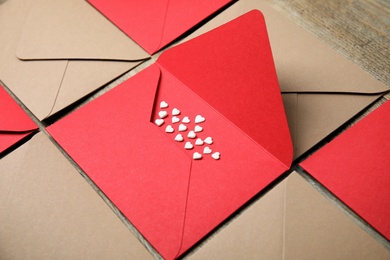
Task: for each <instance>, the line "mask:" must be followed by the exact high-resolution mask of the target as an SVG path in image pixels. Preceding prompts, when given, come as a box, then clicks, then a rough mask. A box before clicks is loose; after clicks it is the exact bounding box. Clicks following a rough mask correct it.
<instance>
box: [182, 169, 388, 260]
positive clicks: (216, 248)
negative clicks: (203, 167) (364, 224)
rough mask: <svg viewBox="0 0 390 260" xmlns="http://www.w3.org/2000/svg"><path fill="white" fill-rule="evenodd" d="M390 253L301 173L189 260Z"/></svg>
mask: <svg viewBox="0 0 390 260" xmlns="http://www.w3.org/2000/svg"><path fill="white" fill-rule="evenodd" d="M389 257H390V252H389V251H388V250H387V249H385V247H384V246H383V245H382V244H380V243H378V242H377V241H376V240H375V239H374V238H372V237H371V236H370V235H368V234H367V233H366V232H365V231H364V230H363V229H361V228H360V227H359V226H358V225H357V224H356V223H354V222H353V221H352V219H350V218H349V217H348V216H346V215H345V214H344V213H343V212H341V211H340V210H339V209H338V208H337V207H336V206H335V205H334V204H332V203H331V202H330V201H328V200H327V199H326V198H325V197H324V196H323V195H321V194H320V193H319V192H318V191H316V190H315V189H314V188H313V187H312V186H311V185H310V184H309V183H308V182H306V181H305V180H304V179H303V178H302V177H300V176H299V175H298V174H297V173H295V172H293V173H292V174H291V175H290V176H289V177H287V179H286V180H284V181H283V182H281V183H280V184H278V185H277V186H276V187H275V188H273V189H272V190H271V191H269V192H268V193H267V194H265V195H264V196H263V197H262V198H260V199H259V200H258V201H257V202H255V203H254V204H253V205H251V207H250V208H248V209H247V210H245V211H244V212H243V213H242V214H241V215H240V216H239V217H237V218H236V219H234V220H232V222H231V223H229V225H228V226H226V227H222V229H221V230H220V231H219V232H218V233H217V234H215V235H214V236H212V237H211V238H210V239H209V240H208V241H206V242H205V243H204V244H203V245H201V246H200V247H199V249H197V250H196V251H195V252H194V253H193V254H190V255H189V256H188V257H186V259H191V260H193V259H388V258H389Z"/></svg>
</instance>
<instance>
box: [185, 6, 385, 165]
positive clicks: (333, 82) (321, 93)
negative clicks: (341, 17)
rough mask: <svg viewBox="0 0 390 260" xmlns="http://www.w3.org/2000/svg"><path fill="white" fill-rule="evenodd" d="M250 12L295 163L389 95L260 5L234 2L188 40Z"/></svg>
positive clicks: (286, 19) (379, 86) (313, 39)
mask: <svg viewBox="0 0 390 260" xmlns="http://www.w3.org/2000/svg"><path fill="white" fill-rule="evenodd" d="M251 9H259V10H260V11H261V12H262V13H263V14H264V17H265V20H266V23H267V28H268V33H269V38H270V42H271V49H272V53H273V55H274V61H275V66H276V71H277V75H278V80H279V84H280V89H281V91H282V93H283V100H284V105H285V109H286V113H287V119H288V122H289V126H290V131H291V138H292V140H293V144H294V156H295V158H297V157H299V156H300V155H302V154H303V153H305V152H306V151H307V150H308V149H310V148H311V147H313V146H314V145H315V144H317V143H318V142H319V141H320V140H322V139H323V138H325V137H326V136H327V135H329V134H330V133H331V132H333V131H334V130H335V129H337V128H338V127H340V126H341V125H342V124H344V123H345V122H346V121H348V120H349V119H350V118H351V117H353V116H354V115H356V114H357V113H358V112H360V111H361V110H362V109H364V108H365V107H367V106H368V105H369V104H371V103H372V102H373V101H375V100H376V99H378V98H379V97H380V96H381V95H382V94H383V93H384V92H386V91H388V90H389V88H388V87H387V86H385V85H384V84H382V83H380V82H379V81H377V80H375V79H374V78H372V76H371V75H369V74H368V73H367V72H365V71H364V70H362V69H361V68H359V67H358V66H356V65H355V64H353V63H352V62H350V61H348V60H347V59H346V58H344V57H343V56H342V55H341V54H339V53H337V52H336V51H334V50H332V49H331V48H330V47H328V46H327V45H326V44H325V43H323V42H321V41H320V40H319V39H317V38H316V37H315V36H314V35H312V34H311V33H310V32H308V31H305V30H304V29H302V28H300V27H299V26H298V25H296V24H294V22H293V21H291V20H289V19H288V18H286V17H285V16H284V15H283V14H282V13H280V12H278V11H277V10H275V9H274V8H273V7H271V6H270V5H269V4H267V3H266V1H259V0H247V1H245V0H243V1H238V2H237V3H235V4H234V5H232V6H230V7H229V8H227V9H226V10H224V12H222V13H221V14H220V15H218V16H217V17H215V18H214V19H212V20H211V21H210V22H208V23H207V24H205V25H204V26H203V27H201V28H200V29H199V30H198V31H196V32H194V34H193V35H191V36H190V37H189V38H192V37H195V36H197V35H199V34H201V33H204V32H206V31H208V30H210V29H212V28H214V27H216V26H219V25H220V24H223V23H225V22H227V21H229V20H232V19H233V18H235V17H237V16H239V15H240V14H242V13H244V12H247V11H248V10H251Z"/></svg>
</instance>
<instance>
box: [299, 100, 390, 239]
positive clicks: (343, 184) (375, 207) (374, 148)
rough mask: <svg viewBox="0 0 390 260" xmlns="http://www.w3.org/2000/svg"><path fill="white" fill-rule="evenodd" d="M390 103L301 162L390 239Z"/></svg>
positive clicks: (315, 176)
mask: <svg viewBox="0 0 390 260" xmlns="http://www.w3.org/2000/svg"><path fill="white" fill-rule="evenodd" d="M389 130H390V101H387V102H386V103H385V104H383V105H382V106H380V107H379V108H377V109H376V110H375V111H373V112H372V113H371V114H369V115H368V116H366V117H365V118H363V119H362V120H361V121H359V122H358V123H356V125H353V126H352V127H351V128H349V129H347V130H346V131H345V132H343V133H342V134H341V135H340V136H338V137H336V138H335V139H334V140H332V141H331V142H330V143H329V144H327V145H326V146H324V147H323V148H322V149H320V150H319V151H318V152H316V153H314V154H313V155H312V156H311V157H309V158H308V159H307V160H305V161H304V162H302V163H301V165H302V167H304V168H305V169H306V170H307V171H308V172H309V173H310V174H311V175H312V176H313V177H314V178H316V179H317V180H318V181H320V182H321V183H322V184H323V185H324V186H325V187H327V188H328V189H329V190H330V191H331V192H333V193H334V194H335V195H336V196H337V197H338V198H339V199H341V200H342V201H343V202H344V203H345V204H347V205H348V206H349V207H351V208H352V209H353V210H354V211H355V212H356V213H357V214H359V215H360V216H361V217H362V218H363V219H365V220H366V221H367V222H368V223H370V224H371V225H372V226H373V227H374V228H376V229H377V230H378V231H379V232H380V233H382V234H383V235H384V236H385V237H386V238H387V239H390V221H389V216H390V200H389V198H390V189H389V187H390V174H389V168H390V160H389V158H390V142H388V140H389V139H390V131H389Z"/></svg>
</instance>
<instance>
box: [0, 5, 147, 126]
mask: <svg viewBox="0 0 390 260" xmlns="http://www.w3.org/2000/svg"><path fill="white" fill-rule="evenodd" d="M148 57H149V55H148V54H147V53H146V52H145V51H143V50H142V49H141V47H139V46H138V45H137V44H135V43H134V42H133V41H132V40H131V39H130V38H128V37H127V36H126V35H125V34H124V33H122V32H121V31H120V30H119V29H118V28H117V27H115V26H114V25H112V24H111V22H109V21H108V20H107V19H106V18H105V17H104V16H102V15H101V14H100V13H99V12H98V11H96V10H95V9H94V8H93V7H92V6H90V5H89V4H88V3H87V2H85V1H83V0H58V1H50V0H36V1H31V0H8V1H6V2H4V3H2V4H0V60H1V63H0V79H1V80H2V81H3V82H4V83H5V84H6V85H7V86H8V87H9V88H10V89H11V91H12V92H13V93H14V94H15V95H16V96H18V97H19V99H21V101H22V102H23V103H24V104H25V105H26V106H27V107H28V108H29V109H30V110H31V111H32V112H33V113H34V114H35V115H36V116H37V117H38V118H39V119H44V118H45V117H48V116H49V115H51V114H54V113H56V112H58V111H59V110H61V109H63V108H64V107H66V106H68V105H70V104H71V103H73V102H75V101H77V100H78V99H80V98H81V97H83V96H85V95H87V94H89V93H90V92H92V91H94V90H96V89H97V88H99V87H101V86H102V85H104V84H106V83H107V82H110V81H111V80H113V79H114V78H116V77H118V76H120V75H122V74H123V73H125V72H127V71H129V70H130V69H132V68H134V67H135V66H137V65H138V64H140V63H141V62H142V61H143V60H145V59H147V58H148Z"/></svg>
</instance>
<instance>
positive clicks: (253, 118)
mask: <svg viewBox="0 0 390 260" xmlns="http://www.w3.org/2000/svg"><path fill="white" fill-rule="evenodd" d="M158 63H159V64H161V65H162V67H164V68H166V69H167V70H168V71H169V72H170V73H172V74H173V75H174V76H175V77H177V78H178V79H180V80H181V81H182V82H183V83H184V84H185V85H186V86H187V87H188V88H190V89H191V90H192V91H194V92H195V93H196V94H197V95H199V97H201V98H202V99H203V100H205V101H206V102H207V103H208V104H210V105H211V106H212V107H213V108H214V109H215V110H217V111H218V112H219V113H221V114H222V115H223V116H224V117H225V118H226V119H228V120H229V121H231V122H232V123H233V124H234V125H236V126H237V127H238V128H239V129H241V130H242V131H243V132H244V133H245V134H247V135H248V136H249V137H250V138H252V139H253V140H254V141H256V142H257V143H258V144H259V145H261V146H263V147H264V149H266V150H268V151H269V152H270V153H271V154H272V155H273V156H275V157H276V158H277V159H278V160H279V161H281V162H282V163H283V164H284V165H286V166H287V167H289V166H290V164H291V161H292V143H291V138H290V133H289V129H288V125H287V120H286V116H285V112H284V108H283V103H282V98H281V94H280V89H279V85H278V81H277V77H276V71H275V66H274V62H273V58H272V53H271V48H270V44H269V40H268V36H267V30H266V26H265V21H264V17H263V15H262V14H261V13H260V12H259V11H257V10H255V11H251V12H249V13H247V14H245V15H243V16H241V17H239V18H237V19H235V20H233V21H231V22H229V23H227V24H225V25H223V26H221V27H219V28H216V29H214V30H212V31H210V32H208V33H205V34H204V35H201V36H199V37H197V38H195V39H193V40H191V41H188V42H186V43H183V44H181V45H178V46H176V47H174V48H172V49H169V50H167V51H166V52H164V53H163V54H162V55H161V56H160V57H159V59H158ZM265 86H266V87H265ZM255 93H256V94H255ZM242 111H246V113H243V112H242ZM264 111H266V113H264Z"/></svg>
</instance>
